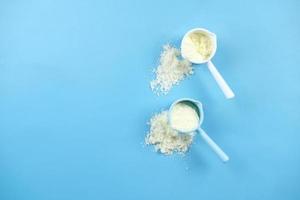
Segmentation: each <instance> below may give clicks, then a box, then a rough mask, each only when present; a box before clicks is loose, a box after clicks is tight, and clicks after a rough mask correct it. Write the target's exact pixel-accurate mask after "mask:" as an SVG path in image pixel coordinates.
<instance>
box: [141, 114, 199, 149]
mask: <svg viewBox="0 0 300 200" xmlns="http://www.w3.org/2000/svg"><path fill="white" fill-rule="evenodd" d="M149 124H150V131H149V133H148V134H147V136H146V138H145V142H146V144H148V145H150V144H151V145H154V147H155V150H156V151H159V152H161V153H163V154H166V155H170V154H172V153H174V152H178V153H185V152H186V151H187V150H188V148H189V146H190V145H191V144H192V142H193V137H194V134H193V133H191V134H179V132H178V131H176V130H174V129H172V128H171V127H170V125H169V123H168V112H167V111H162V112H161V113H158V114H156V115H154V116H153V117H152V118H151V120H150V123H149Z"/></svg>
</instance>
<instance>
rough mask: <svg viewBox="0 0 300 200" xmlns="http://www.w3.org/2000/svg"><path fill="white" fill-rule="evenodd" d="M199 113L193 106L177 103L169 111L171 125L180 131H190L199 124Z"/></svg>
mask: <svg viewBox="0 0 300 200" xmlns="http://www.w3.org/2000/svg"><path fill="white" fill-rule="evenodd" d="M199 121H200V119H199V115H198V113H197V111H196V110H195V108H193V107H192V106H191V105H189V104H186V103H183V102H182V103H177V104H175V105H174V106H173V108H172V110H171V112H170V124H171V127H173V128H174V129H176V130H178V131H180V132H184V133H186V132H191V131H194V130H196V129H197V128H198V126H199Z"/></svg>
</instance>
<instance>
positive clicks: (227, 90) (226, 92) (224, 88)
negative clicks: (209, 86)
mask: <svg viewBox="0 0 300 200" xmlns="http://www.w3.org/2000/svg"><path fill="white" fill-rule="evenodd" d="M207 66H208V69H209V71H210V72H211V74H212V75H213V77H214V78H215V80H216V81H217V83H218V85H219V87H220V88H221V90H222V91H223V93H224V95H225V97H226V98H227V99H231V98H233V97H234V93H233V92H232V90H231V89H230V87H229V85H228V84H227V83H226V81H225V80H224V79H223V77H222V75H221V74H220V72H219V71H218V70H217V68H216V67H215V65H214V64H213V63H212V62H211V61H208V62H207Z"/></svg>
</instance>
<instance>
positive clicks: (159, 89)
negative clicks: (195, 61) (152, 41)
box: [150, 45, 193, 95]
mask: <svg viewBox="0 0 300 200" xmlns="http://www.w3.org/2000/svg"><path fill="white" fill-rule="evenodd" d="M180 57H181V53H180V50H179V49H176V48H174V47H172V46H170V45H165V46H164V47H163V52H162V53H161V55H160V61H159V66H158V67H157V68H156V69H155V70H154V73H155V74H156V78H155V79H154V80H152V81H151V83H150V86H151V89H152V91H154V92H155V93H156V94H157V95H160V94H167V93H168V92H169V90H170V89H171V88H172V87H173V86H174V85H178V84H179V82H180V81H182V80H183V79H184V78H185V77H186V76H189V75H191V74H193V67H192V64H191V63H190V62H189V61H187V60H185V59H181V58H180Z"/></svg>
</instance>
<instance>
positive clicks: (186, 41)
mask: <svg viewBox="0 0 300 200" xmlns="http://www.w3.org/2000/svg"><path fill="white" fill-rule="evenodd" d="M193 34H203V35H204V36H207V38H208V39H209V40H208V42H209V43H210V44H211V46H210V49H209V51H208V54H206V55H205V56H203V55H201V53H199V52H198V51H197V47H196V46H195V44H194V43H195V41H192V40H191V36H192V35H193ZM198 42H199V43H200V44H199V45H201V46H203V45H204V44H201V41H198ZM204 47H205V46H204ZM216 51H217V36H216V35H215V34H214V33H212V32H210V31H208V30H206V29H203V28H195V29H192V30H190V31H188V32H187V33H186V34H185V35H184V37H183V39H182V41H181V55H182V57H183V58H185V59H187V60H189V61H190V62H192V63H195V64H201V63H207V66H208V69H209V71H210V72H211V74H212V75H213V77H214V78H215V80H216V81H217V83H218V85H219V87H220V88H221V90H222V91H223V93H224V95H225V97H226V98H228V99H230V98H233V97H234V93H233V91H232V90H231V89H230V87H229V85H228V84H227V83H226V81H225V80H224V79H223V77H222V76H221V74H220V73H219V71H218V70H217V68H216V67H215V66H214V64H213V63H212V62H211V59H212V57H213V56H214V55H215V53H216ZM206 53H207V52H206Z"/></svg>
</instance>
